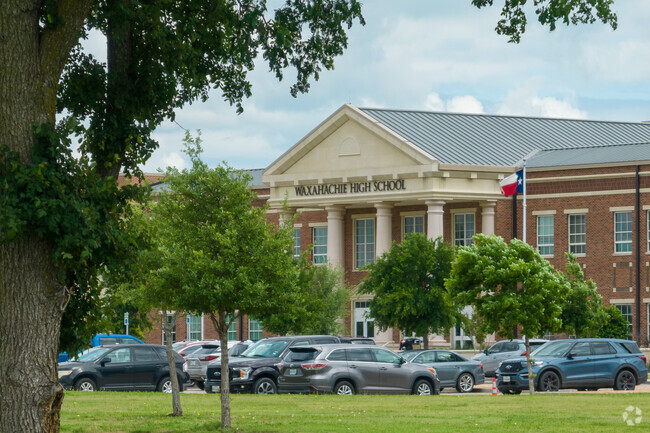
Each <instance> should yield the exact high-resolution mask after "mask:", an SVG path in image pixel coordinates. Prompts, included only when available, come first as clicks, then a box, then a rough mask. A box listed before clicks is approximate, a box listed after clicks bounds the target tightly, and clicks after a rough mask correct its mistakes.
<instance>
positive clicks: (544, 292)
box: [446, 234, 568, 393]
mask: <svg viewBox="0 0 650 433" xmlns="http://www.w3.org/2000/svg"><path fill="white" fill-rule="evenodd" d="M473 241H474V243H473V244H472V245H471V246H465V247H462V248H461V249H460V251H459V252H458V254H457V256H456V260H454V263H453V265H452V270H451V276H450V277H449V279H448V280H447V283H446V286H447V288H448V289H449V292H450V293H451V294H452V295H453V296H454V298H455V301H456V302H457V303H458V305H459V306H466V305H471V306H472V307H473V308H474V314H475V315H477V316H480V317H481V318H482V320H483V326H482V328H483V330H484V332H486V333H492V332H496V333H498V334H499V335H500V336H502V337H508V338H514V335H513V331H514V329H517V328H519V329H520V330H521V332H522V333H523V334H524V335H525V342H526V360H527V361H528V363H527V364H528V385H529V389H530V392H531V393H532V392H534V386H533V376H532V372H531V368H530V367H531V365H530V363H531V358H530V342H529V340H530V337H535V336H537V335H540V334H543V333H544V332H546V331H557V330H560V329H561V327H562V319H561V314H562V305H563V303H564V300H565V299H566V295H567V291H568V287H567V283H566V278H564V277H563V275H561V274H560V273H558V272H556V271H555V269H553V266H552V265H551V264H550V263H549V262H547V261H546V260H545V259H543V258H542V257H541V256H540V255H539V252H538V251H537V250H536V249H535V248H533V247H532V246H530V245H528V244H526V243H524V242H522V241H520V240H519V239H513V240H512V241H511V242H510V244H509V245H508V244H506V242H505V241H504V240H503V238H501V237H499V236H495V235H490V236H486V235H483V234H478V235H476V236H474V238H473Z"/></svg>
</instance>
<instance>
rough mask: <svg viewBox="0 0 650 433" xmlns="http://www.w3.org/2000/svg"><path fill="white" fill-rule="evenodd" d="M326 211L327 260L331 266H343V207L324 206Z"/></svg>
mask: <svg viewBox="0 0 650 433" xmlns="http://www.w3.org/2000/svg"><path fill="white" fill-rule="evenodd" d="M325 210H326V211H327V260H328V262H329V263H330V264H331V265H332V266H336V267H341V268H344V267H345V261H344V260H345V254H344V247H345V244H344V234H345V232H344V230H343V228H344V225H343V224H344V223H343V221H344V220H343V219H344V217H345V208H344V207H342V206H326V207H325Z"/></svg>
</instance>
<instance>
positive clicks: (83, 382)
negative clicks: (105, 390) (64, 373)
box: [74, 378, 97, 392]
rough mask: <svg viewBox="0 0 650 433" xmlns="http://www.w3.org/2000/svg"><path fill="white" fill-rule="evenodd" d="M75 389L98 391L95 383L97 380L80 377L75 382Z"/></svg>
mask: <svg viewBox="0 0 650 433" xmlns="http://www.w3.org/2000/svg"><path fill="white" fill-rule="evenodd" d="M74 389H76V390H77V391H89V392H93V391H97V385H95V382H94V381H93V380H92V379H88V378H83V379H79V380H78V381H77V383H75V384H74Z"/></svg>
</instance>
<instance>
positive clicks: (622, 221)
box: [614, 212, 632, 253]
mask: <svg viewBox="0 0 650 433" xmlns="http://www.w3.org/2000/svg"><path fill="white" fill-rule="evenodd" d="M614 252H616V253H629V252H632V212H614Z"/></svg>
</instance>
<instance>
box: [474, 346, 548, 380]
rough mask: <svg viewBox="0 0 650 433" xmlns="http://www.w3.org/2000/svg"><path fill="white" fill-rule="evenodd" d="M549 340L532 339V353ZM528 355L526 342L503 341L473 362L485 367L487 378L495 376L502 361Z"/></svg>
mask: <svg viewBox="0 0 650 433" xmlns="http://www.w3.org/2000/svg"><path fill="white" fill-rule="evenodd" d="M547 342H548V340H543V339H539V338H531V339H530V351H531V352H532V351H534V350H535V349H537V348H538V347H540V346H541V345H542V344H544V343H547ZM525 355H526V342H525V341H524V340H503V341H499V342H497V343H495V344H493V345H492V346H491V347H490V348H489V349H486V350H484V351H483V353H479V354H478V355H474V357H472V361H478V362H480V363H481V365H482V366H483V371H484V372H485V375H486V376H489V377H492V376H494V375H495V372H496V371H497V368H499V364H501V361H505V360H506V359H511V358H518V357H520V356H525Z"/></svg>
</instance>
